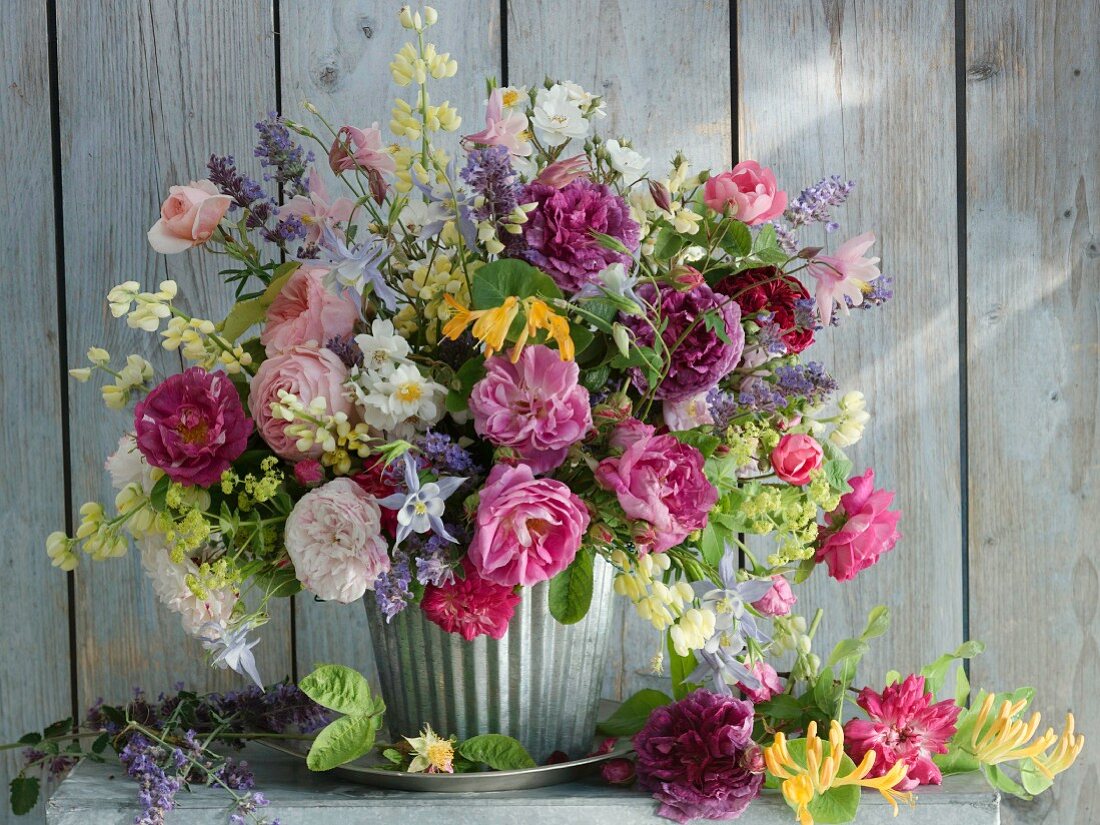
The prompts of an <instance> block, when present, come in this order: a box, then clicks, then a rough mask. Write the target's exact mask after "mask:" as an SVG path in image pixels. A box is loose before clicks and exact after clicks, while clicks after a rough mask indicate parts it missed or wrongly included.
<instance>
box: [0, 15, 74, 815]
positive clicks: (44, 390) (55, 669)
mask: <svg viewBox="0 0 1100 825" xmlns="http://www.w3.org/2000/svg"><path fill="white" fill-rule="evenodd" d="M11 12H14V13H11ZM48 44H49V39H48V33H47V20H46V7H45V4H42V3H36V4H32V3H22V4H19V5H17V6H16V7H15V8H14V9H12V10H10V11H9V13H8V14H7V15H6V19H5V22H4V25H3V27H2V28H0V60H2V66H3V75H2V82H0V123H3V124H4V131H5V133H6V134H5V137H4V141H3V144H2V145H0V191H3V192H6V193H8V197H6V198H4V200H3V202H2V203H0V216H2V221H3V225H4V226H7V227H8V228H9V231H7V232H5V233H4V235H3V238H0V259H2V260H3V261H4V266H5V271H6V274H5V276H4V277H3V278H0V329H3V331H4V342H5V350H6V351H5V354H4V358H3V359H2V360H0V386H2V387H3V388H4V397H5V402H4V403H5V415H4V434H3V443H4V449H3V452H0V478H2V479H4V481H3V483H0V581H2V582H3V584H2V585H0V592H2V594H3V601H4V611H5V616H6V619H7V620H6V621H4V622H3V626H2V628H0V650H3V651H4V655H3V656H0V708H3V710H2V711H0V742H11V741H14V740H15V739H17V738H18V737H20V736H22V735H23V734H24V733H25V732H26V731H28V730H32V729H41V728H42V727H43V726H45V724H46V723H48V722H52V721H53V720H55V719H60V718H63V717H65V716H67V715H68V714H69V711H70V707H71V703H72V697H71V696H70V695H69V665H68V658H69V657H68V650H69V634H68V621H67V620H68V615H69V606H68V596H67V587H66V583H65V576H64V575H62V574H61V573H60V572H59V571H57V570H55V569H53V568H51V567H50V563H49V559H48V558H47V557H46V554H45V541H44V540H45V537H46V534H47V533H48V532H49V531H50V530H53V529H56V528H58V527H64V518H65V499H64V490H65V475H64V466H63V460H64V459H63V456H64V447H63V444H62V440H61V427H62V400H61V391H60V390H61V383H60V380H59V379H58V364H59V354H58V317H57V289H56V272H57V270H56V261H55V248H54V242H55V231H54V229H55V227H54V198H53V168H52V163H53V162H52V157H51V154H50V146H51V132H50V90H49V77H50V73H49V49H48ZM17 654H18V655H17ZM21 762H22V759H21V757H20V756H19V753H18V751H8V752H7V753H5V754H3V759H2V761H0V782H2V784H3V787H4V788H7V786H8V782H10V781H11V778H12V776H13V775H14V774H15V772H16V771H17V770H18V769H19V767H20V765H21ZM15 821H16V820H15V817H14V816H12V815H11V813H10V812H9V810H8V806H7V804H6V802H5V804H4V805H3V806H0V823H9V822H15ZM19 821H21V822H32V823H33V822H42V821H43V819H42V808H41V807H40V808H38V809H37V810H36V811H35V812H34V814H32V815H31V816H29V817H21V818H20V820H19Z"/></svg>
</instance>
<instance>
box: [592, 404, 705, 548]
mask: <svg viewBox="0 0 1100 825" xmlns="http://www.w3.org/2000/svg"><path fill="white" fill-rule="evenodd" d="M654 432H655V430H654V429H653V427H650V426H649V425H647V424H643V423H642V422H641V421H638V420H636V419H630V420H629V421H625V422H623V423H622V424H620V425H619V426H618V427H616V428H615V432H614V433H613V434H612V437H611V445H612V446H613V447H617V448H619V449H622V450H623V453H622V455H620V456H613V457H611V458H605V459H604V460H603V461H601V462H600V463H599V465H598V466H597V467H596V481H597V482H599V484H600V485H601V486H602V487H604V488H605V489H607V490H611V491H612V492H614V493H615V495H616V496H617V497H618V499H619V505H620V506H621V507H622V508H623V512H625V513H626V514H627V515H628V516H630V518H632V519H638V520H639V521H643V522H646V523H647V524H648V525H650V526H651V528H652V529H651V530H642V531H640V532H637V531H636V535H638V537H639V538H640V539H641V541H640V549H642V550H644V551H653V552H661V551H664V550H667V549H668V548H670V547H675V546H676V545H677V544H679V543H680V542H682V541H683V540H684V539H685V538H687V536H688V534H689V533H691V532H693V531H695V530H700V529H702V528H703V527H705V526H706V523H707V513H708V512H710V509H711V508H712V507H713V506H714V504H715V502H717V501H718V491H717V490H716V489H715V488H714V485H712V484H711V483H710V482H709V481H707V477H706V476H705V475H704V474H703V455H702V453H700V452H699V451H698V450H697V449H695V448H694V447H692V446H690V445H688V444H682V443H680V442H679V441H677V440H676V439H675V438H673V437H672V436H671V435H654Z"/></svg>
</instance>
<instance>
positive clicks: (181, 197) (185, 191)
mask: <svg viewBox="0 0 1100 825" xmlns="http://www.w3.org/2000/svg"><path fill="white" fill-rule="evenodd" d="M232 202H233V199H232V198H231V197H229V196H228V195H223V194H221V193H220V192H219V191H218V188H217V187H216V186H214V184H212V183H211V182H210V181H208V180H198V181H191V183H189V184H188V185H187V186H172V187H170V188H169V189H168V197H167V199H165V201H164V203H162V204H161V205H160V220H159V221H157V222H156V223H155V224H153V226H152V228H150V230H149V233H148V235H147V237H148V238H149V245H150V246H152V247H153V249H155V250H156V251H157V252H160V253H161V254H162V255H172V254H174V253H176V252H183V251H184V250H186V249H190V248H191V247H192V246H198V245H199V244H204V243H206V242H207V241H208V240H210V238H211V237H212V236H213V234H214V230H215V229H216V228H217V226H218V223H219V222H220V221H221V219H222V217H224V215H225V213H226V211H228V209H229V205H230V204H231V203H232Z"/></svg>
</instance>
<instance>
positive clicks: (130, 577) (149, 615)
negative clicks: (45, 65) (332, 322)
mask: <svg viewBox="0 0 1100 825" xmlns="http://www.w3.org/2000/svg"><path fill="white" fill-rule="evenodd" d="M57 16H58V37H59V44H58V55H59V67H58V78H59V86H60V110H61V116H60V123H61V154H62V167H63V169H62V182H63V187H64V190H63V191H64V214H65V225H66V227H67V231H66V233H65V256H66V262H67V279H66V293H67V298H68V318H69V358H70V361H71V362H72V363H73V364H77V363H80V362H82V361H83V360H84V352H85V351H86V350H87V348H88V347H89V346H90V345H93V344H96V345H102V346H105V347H106V348H107V349H108V350H109V351H110V352H111V353H112V355H114V356H115V357H116V358H119V357H125V355H126V354H127V353H130V352H138V353H142V354H144V355H145V356H146V357H148V358H149V359H150V360H151V361H152V362H153V364H154V366H155V367H156V369H157V371H158V373H159V374H161V375H163V374H165V373H170V372H174V371H177V370H178V369H179V368H180V361H179V359H178V357H177V356H176V355H175V354H167V353H165V352H164V351H163V350H162V349H161V348H160V346H159V339H158V337H157V336H155V335H150V334H148V333H143V332H138V331H133V330H130V329H129V328H127V327H126V325H125V323H122V322H119V321H116V320H115V319H113V318H111V316H110V314H109V312H108V310H107V306H106V301H105V296H106V292H107V291H108V290H109V289H110V288H111V286H113V285H114V284H116V283H120V282H122V281H124V280H128V279H133V280H137V281H140V282H142V283H143V284H144V285H145V286H147V287H153V286H154V285H155V283H157V282H159V281H161V280H163V279H164V278H167V277H171V278H175V279H176V280H177V281H178V283H179V287H180V294H181V304H182V305H183V306H189V307H193V308H194V311H195V312H201V313H203V314H204V315H209V316H214V317H220V316H218V315H217V313H219V312H220V311H224V309H226V308H227V307H228V305H229V300H230V298H231V296H230V295H229V294H228V292H227V291H226V290H224V288H223V286H222V283H221V278H220V277H219V276H218V275H217V270H218V268H219V264H220V261H217V260H214V259H213V258H212V256H203V255H201V254H200V253H199V252H197V251H192V252H189V253H185V254H180V255H174V256H168V257H165V256H160V255H156V254H155V253H154V252H153V250H152V249H151V248H150V247H149V246H148V244H147V243H146V241H145V238H144V232H145V230H146V228H147V227H148V226H149V225H150V224H151V222H152V221H154V220H155V219H156V217H157V213H158V209H159V206H160V202H161V200H162V199H163V197H164V196H165V194H166V193H167V190H168V187H169V186H170V185H172V184H176V183H181V182H183V183H186V182H187V181H189V180H193V179H197V178H202V177H205V176H206V171H205V164H206V159H207V157H208V156H209V153H210V152H211V151H220V152H225V153H231V154H234V155H235V156H236V157H237V158H238V159H240V160H241V161H242V164H243V165H244V167H245V168H246V169H248V171H249V172H251V173H252V174H255V175H257V176H258V173H259V169H258V167H256V166H255V164H254V162H253V161H252V159H251V156H252V153H251V149H250V146H251V145H252V144H253V142H254V141H253V136H252V131H251V126H252V123H253V122H254V121H255V120H257V119H259V117H261V116H262V115H263V114H264V113H265V112H266V111H268V110H269V109H272V108H274V72H273V53H274V50H273V39H272V35H271V6H270V3H269V2H264V1H263V0H242V2H235V3H227V4H207V3H188V2H185V0H156V1H155V2H152V3H146V4H140V5H139V4H132V3H128V4H121V5H120V4H118V3H115V2H111V1H110V0H97V2H87V1H86V0H62V1H61V2H59V3H58V4H57ZM72 401H73V403H72V411H71V421H72V425H73V438H72V464H73V499H74V501H75V502H76V505H77V506H79V504H80V502H82V501H85V500H88V499H98V500H101V501H106V502H108V503H109V502H111V501H113V498H114V495H113V492H112V491H111V490H110V486H109V483H108V479H107V478H106V475H105V473H104V472H103V459H104V456H105V455H107V454H108V453H110V452H113V451H114V449H115V447H116V445H117V443H118V437H119V435H120V434H121V433H122V432H124V431H125V430H126V428H127V427H128V415H129V413H114V412H111V411H109V410H106V409H105V408H104V406H103V403H102V401H101V400H100V399H99V397H98V393H97V392H95V390H94V389H92V388H91V387H89V386H82V387H78V388H76V389H75V390H74V392H73V394H72ZM129 426H132V424H130V425H129ZM40 529H44V528H40ZM77 608H78V609H77V633H78V662H77V669H78V679H79V701H80V704H81V706H84V705H87V704H88V703H89V702H90V701H92V700H94V699H95V698H96V697H97V696H105V697H109V698H110V697H114V698H116V699H121V698H124V697H125V696H126V695H127V694H128V693H129V691H130V689H131V687H132V686H133V685H136V684H140V685H144V686H145V687H146V688H148V689H149V690H151V691H153V692H156V691H159V690H162V689H166V688H168V687H170V686H171V685H172V684H173V683H174V682H176V681H179V680H182V681H185V682H187V683H188V684H189V685H195V686H197V687H200V688H212V687H214V686H221V687H226V686H235V685H240V684H242V681H241V677H238V676H237V675H236V674H232V673H229V672H216V671H213V670H211V669H210V668H208V667H207V666H206V664H205V663H204V661H203V655H202V650H201V647H200V644H199V643H198V642H197V641H195V640H192V639H188V638H186V637H185V636H184V633H183V631H182V629H181V628H180V625H179V620H178V618H177V617H175V616H173V615H171V614H170V613H168V612H167V611H166V610H165V609H164V608H162V607H161V606H160V605H159V604H158V603H157V601H156V597H155V596H154V593H153V590H152V588H151V587H150V586H149V583H148V582H147V581H146V580H145V577H144V575H143V573H142V571H141V565H140V559H139V556H138V554H137V553H136V552H131V553H130V555H129V556H128V557H127V558H125V559H122V560H115V561H113V562H109V563H99V564H92V563H85V564H83V565H82V566H81V568H80V569H79V570H78V571H77ZM288 617H289V608H288V605H285V604H283V605H280V606H278V607H277V609H276V612H275V616H274V620H273V621H272V623H271V624H270V625H269V626H268V627H267V628H265V630H264V640H263V642H262V643H261V645H260V647H258V648H257V649H256V656H257V660H258V663H259V667H260V670H261V673H262V674H263V675H264V676H265V678H268V679H272V680H274V679H278V678H281V677H283V676H284V675H288V674H289V673H290V631H289V621H288Z"/></svg>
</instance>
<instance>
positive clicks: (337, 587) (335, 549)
mask: <svg viewBox="0 0 1100 825" xmlns="http://www.w3.org/2000/svg"><path fill="white" fill-rule="evenodd" d="M285 541H286V552H287V554H288V555H289V556H290V561H291V562H292V563H293V564H294V574H295V575H296V576H297V577H298V581H300V582H301V583H302V586H303V587H304V588H305V589H306V590H308V591H309V592H310V593H313V594H314V595H315V596H317V597H318V598H321V599H324V600H325V601H334V602H342V603H344V604H347V603H348V602H353V601H355V600H356V599H358V598H361V597H362V595H363V593H365V592H366V591H367V590H373V589H374V583H375V581H377V580H378V577H379V576H380V575H382V574H383V573H385V572H386V571H388V570H389V569H390V557H389V555H388V554H387V552H386V541H385V539H383V538H382V511H381V509H380V508H379V506H378V502H377V501H375V500H374V496H372V495H370V494H369V493H367V492H366V491H364V490H363V488H362V487H360V486H359V485H358V484H356V483H355V482H354V481H352V480H351V479H347V478H338V479H336V480H334V481H330V482H329V483H328V484H326V485H324V486H323V487H318V488H317V489H316V490H311V491H310V492H308V493H306V494H305V495H304V496H302V497H301V498H300V499H299V500H298V503H297V504H295V505H294V509H293V510H291V512H290V515H289V516H288V517H287V520H286V535H285Z"/></svg>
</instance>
